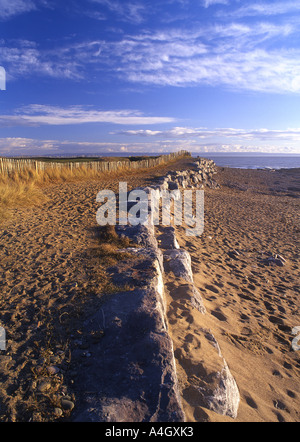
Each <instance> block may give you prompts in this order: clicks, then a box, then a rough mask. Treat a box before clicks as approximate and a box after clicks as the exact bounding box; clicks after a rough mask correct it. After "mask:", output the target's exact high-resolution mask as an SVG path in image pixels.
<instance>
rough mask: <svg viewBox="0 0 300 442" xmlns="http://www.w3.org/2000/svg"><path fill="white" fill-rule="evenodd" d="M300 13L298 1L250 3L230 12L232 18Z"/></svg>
mask: <svg viewBox="0 0 300 442" xmlns="http://www.w3.org/2000/svg"><path fill="white" fill-rule="evenodd" d="M298 11H300V3H299V1H298V0H293V1H271V2H269V3H267V2H248V4H246V5H244V6H241V7H240V8H238V9H235V10H233V11H231V12H229V13H228V14H229V16H232V17H239V18H242V17H251V16H253V17H254V16H275V15H283V14H289V13H296V12H298Z"/></svg>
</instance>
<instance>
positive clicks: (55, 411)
mask: <svg viewBox="0 0 300 442" xmlns="http://www.w3.org/2000/svg"><path fill="white" fill-rule="evenodd" d="M54 414H55V416H56V417H61V416H62V415H63V411H62V409H61V408H58V407H57V408H55V409H54Z"/></svg>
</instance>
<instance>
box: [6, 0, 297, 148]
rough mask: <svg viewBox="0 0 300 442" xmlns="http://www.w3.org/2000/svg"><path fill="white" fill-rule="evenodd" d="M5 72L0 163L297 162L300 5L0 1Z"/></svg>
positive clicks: (199, 0)
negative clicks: (38, 159) (274, 157)
mask: <svg viewBox="0 0 300 442" xmlns="http://www.w3.org/2000/svg"><path fill="white" fill-rule="evenodd" d="M0 66H1V67H3V68H4V70H5V73H6V90H0V154H1V155H63V154H101V153H104V152H105V153H106V152H111V153H118V152H144V153H148V152H156V153H161V152H170V151H175V150H179V149H187V150H189V151H191V152H216V151H218V152H267V153H300V2H299V0H285V1H284V0H272V1H270V0H253V1H246V0H64V1H58V0H0ZM1 72H3V70H2V71H1V69H0V76H1ZM2 81H3V77H2ZM0 86H1V78H0Z"/></svg>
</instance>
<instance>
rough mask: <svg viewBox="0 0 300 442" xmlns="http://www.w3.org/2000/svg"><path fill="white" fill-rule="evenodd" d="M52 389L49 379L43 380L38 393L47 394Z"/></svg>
mask: <svg viewBox="0 0 300 442" xmlns="http://www.w3.org/2000/svg"><path fill="white" fill-rule="evenodd" d="M50 388H51V381H50V380H48V379H42V380H41V381H40V382H39V384H38V391H39V392H40V393H45V392H46V391H48V390H50Z"/></svg>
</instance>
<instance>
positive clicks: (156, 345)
mask: <svg viewBox="0 0 300 442" xmlns="http://www.w3.org/2000/svg"><path fill="white" fill-rule="evenodd" d="M150 242H152V241H150ZM130 250H131V253H133V254H136V256H137V258H138V259H137V262H136V263H135V264H134V265H133V263H132V262H130V263H127V265H128V267H129V268H130V270H131V271H132V272H133V275H134V281H135V289H134V290H133V291H130V292H120V293H117V294H115V295H114V296H110V297H109V299H108V300H107V301H106V302H105V303H103V305H102V307H101V309H100V310H99V311H98V312H96V313H95V315H94V316H93V317H92V318H90V320H88V321H86V323H85V324H84V332H85V335H89V334H90V333H91V331H92V330H93V331H94V330H96V329H97V327H99V324H100V326H101V329H102V328H103V318H105V324H106V325H105V330H104V331H105V333H104V335H103V337H102V339H101V340H100V341H99V342H97V343H95V344H94V345H93V353H92V355H91V357H90V358H89V365H88V366H87V367H85V369H84V371H83V372H82V373H81V374H80V376H79V377H78V379H77V381H76V382H77V387H78V389H79V391H81V392H84V393H83V394H82V395H81V397H79V398H77V407H76V409H77V411H76V413H75V414H73V418H72V419H73V421H75V422H120V421H124V422H183V421H184V413H183V410H182V405H181V398H180V394H179V387H178V381H177V374H176V366H175V359H174V353H173V344H172V340H171V338H170V336H169V333H168V325H167V320H166V306H165V298H164V283H163V278H162V272H163V263H162V252H161V251H160V250H159V249H155V248H150V247H146V248H141V249H138V248H137V249H130ZM122 265H126V263H124V264H122V262H121V263H120V264H119V265H118V267H119V270H120V272H121V273H122V274H123V276H124V271H123V269H122ZM125 273H126V272H125ZM113 281H114V276H113ZM124 281H125V279H124ZM116 312H117V314H118V321H117V322H116V321H115V318H116ZM73 357H74V356H73Z"/></svg>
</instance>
